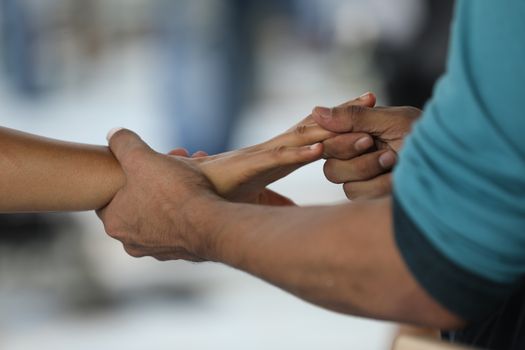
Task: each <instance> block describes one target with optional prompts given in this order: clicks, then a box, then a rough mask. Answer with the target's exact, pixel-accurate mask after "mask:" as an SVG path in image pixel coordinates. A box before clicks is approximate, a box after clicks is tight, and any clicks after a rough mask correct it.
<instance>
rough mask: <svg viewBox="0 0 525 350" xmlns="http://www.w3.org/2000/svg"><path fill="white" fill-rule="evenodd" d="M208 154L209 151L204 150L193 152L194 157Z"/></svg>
mask: <svg viewBox="0 0 525 350" xmlns="http://www.w3.org/2000/svg"><path fill="white" fill-rule="evenodd" d="M207 156H208V153H206V152H204V151H197V152H195V153H193V155H192V156H191V157H192V158H202V157H207Z"/></svg>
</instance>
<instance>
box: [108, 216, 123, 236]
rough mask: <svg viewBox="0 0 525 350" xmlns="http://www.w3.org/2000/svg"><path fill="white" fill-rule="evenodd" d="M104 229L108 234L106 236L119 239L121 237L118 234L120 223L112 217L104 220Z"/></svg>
mask: <svg viewBox="0 0 525 350" xmlns="http://www.w3.org/2000/svg"><path fill="white" fill-rule="evenodd" d="M104 230H105V231H106V233H107V234H108V236H110V237H112V238H115V239H119V238H121V234H120V224H119V223H118V222H117V221H115V220H112V219H108V220H106V221H105V222H104Z"/></svg>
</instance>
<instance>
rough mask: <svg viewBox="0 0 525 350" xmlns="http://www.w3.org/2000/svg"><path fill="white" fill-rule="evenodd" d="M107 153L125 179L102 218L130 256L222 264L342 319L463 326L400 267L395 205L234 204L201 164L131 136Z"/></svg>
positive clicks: (120, 135) (123, 135)
mask: <svg viewBox="0 0 525 350" xmlns="http://www.w3.org/2000/svg"><path fill="white" fill-rule="evenodd" d="M110 148H111V150H112V151H113V153H114V154H115V156H116V157H117V159H118V160H119V161H120V163H121V164H122V167H123V169H124V173H125V176H126V179H127V180H126V185H125V186H124V187H123V188H122V189H121V190H120V191H119V192H118V193H117V195H116V196H115V197H114V199H113V200H112V202H111V203H110V204H109V205H108V206H107V207H106V208H104V209H103V210H100V211H98V215H99V217H100V219H101V220H102V221H103V223H104V227H105V230H106V232H107V233H108V234H109V235H110V236H111V237H113V238H115V239H117V240H120V241H121V242H122V243H123V245H124V249H125V250H126V251H127V252H128V254H130V255H131V256H134V257H142V256H152V257H154V258H156V259H158V260H162V261H164V260H176V259H185V260H190V261H207V260H208V261H216V262H221V263H225V264H228V265H230V266H233V267H236V268H238V269H241V270H244V271H247V272H249V273H251V274H253V275H255V276H258V277H260V278H262V279H264V280H266V281H268V282H269V283H272V284H274V285H276V286H279V287H280V288H282V289H284V290H287V291H289V292H290V293H293V294H295V295H297V296H299V297H301V298H303V299H305V300H308V301H310V302H313V303H315V304H317V305H320V306H323V307H326V308H328V309H331V310H335V311H338V312H342V313H347V314H353V315H358V316H364V317H373V318H379V319H387V320H393V321H398V322H407V323H412V324H416V325H423V326H429V327H437V328H442V329H452V328H457V327H461V326H462V325H464V322H463V321H462V320H461V319H459V318H458V317H457V316H455V315H453V314H451V313H450V312H448V311H447V310H446V309H444V308H443V307H442V306H440V305H439V304H437V303H436V302H435V301H434V300H433V299H432V298H431V297H430V296H428V295H427V293H426V292H425V291H424V290H423V289H422V288H421V287H420V286H419V285H418V284H417V283H416V281H415V280H414V279H413V277H412V276H411V274H410V272H409V271H408V269H407V267H406V266H405V265H404V263H403V260H402V258H401V257H400V255H399V252H398V250H397V247H396V245H395V242H394V239H393V232H392V222H391V200H390V198H388V197H386V198H383V199H380V200H375V201H359V202H354V203H348V204H343V205H336V206H328V207H307V208H299V207H274V206H262V205H253V204H245V203H233V202H229V201H226V200H224V199H223V198H221V197H219V196H217V194H216V192H215V191H214V188H213V185H212V184H211V183H210V181H209V180H208V178H207V177H206V176H205V174H204V173H203V172H202V171H201V169H200V168H199V167H198V166H196V164H197V162H195V160H193V159H188V158H184V157H169V156H165V155H162V154H158V153H156V152H154V151H153V150H151V149H150V148H149V147H148V146H147V145H146V144H145V143H144V142H143V141H142V140H141V139H140V138H139V137H138V136H137V135H136V134H134V133H133V132H131V131H129V130H121V131H119V132H117V133H116V134H115V135H114V136H113V137H112V138H111V139H110ZM158 174H163V176H159V175H158Z"/></svg>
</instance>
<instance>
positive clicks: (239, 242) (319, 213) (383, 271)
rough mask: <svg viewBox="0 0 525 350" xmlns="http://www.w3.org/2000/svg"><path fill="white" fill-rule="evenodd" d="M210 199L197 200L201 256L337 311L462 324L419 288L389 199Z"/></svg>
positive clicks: (429, 322)
mask: <svg viewBox="0 0 525 350" xmlns="http://www.w3.org/2000/svg"><path fill="white" fill-rule="evenodd" d="M214 203H215V204H213V205H208V208H207V209H203V208H202V207H201V209H200V210H201V214H200V215H199V216H200V218H203V217H206V218H207V219H206V220H205V221H203V220H202V219H201V221H200V222H199V223H197V224H196V225H197V226H200V227H201V228H202V233H203V234H206V235H207V236H208V237H210V236H211V237H212V239H211V241H210V240H208V244H207V247H206V248H205V252H203V253H204V254H205V255H206V256H204V257H205V258H208V259H211V260H214V261H220V262H223V263H226V264H228V265H231V266H233V267H236V268H239V269H241V270H244V271H247V272H249V273H251V274H253V275H255V276H258V277H260V278H263V279H264V280H267V281H269V282H270V283H273V284H275V285H277V286H279V287H281V288H283V289H285V290H287V291H289V292H291V293H293V294H296V295H298V296H299V297H301V298H303V299H306V300H308V301H311V302H313V303H315V304H318V305H321V306H323V307H326V308H329V309H332V310H335V311H338V312H343V313H348V314H353V315H359V316H366V317H374V318H380V319H389V320H395V321H405V322H412V323H418V324H423V325H431V326H438V327H440V326H445V325H450V324H451V323H452V324H454V322H457V323H456V324H460V322H459V321H458V320H457V319H455V318H454V317H453V316H451V315H450V314H448V312H446V311H445V310H443V309H442V308H441V307H440V306H439V305H437V304H435V303H434V302H433V300H431V299H430V298H429V297H428V296H427V295H426V294H425V293H424V292H422V291H421V289H420V288H419V286H418V285H417V284H416V282H415V281H414V280H413V278H412V277H411V275H410V274H409V272H408V270H407V269H406V267H405V266H404V263H403V261H402V259H401V257H400V256H399V254H398V252H397V248H396V246H395V243H394V240H393V234H392V229H391V218H390V201H389V200H387V199H384V200H379V201H373V202H361V203H353V204H345V205H339V206H332V207H310V208H272V207H256V206H249V205H237V204H231V203H224V202H214ZM202 210H204V211H205V212H206V211H207V212H206V215H205V216H204V215H202V214H203V212H202ZM204 241H205V240H204ZM210 242H211V243H210ZM429 305H430V306H429ZM429 308H430V309H429ZM429 311H430V312H431V315H429Z"/></svg>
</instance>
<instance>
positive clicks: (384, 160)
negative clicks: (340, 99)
mask: <svg viewBox="0 0 525 350" xmlns="http://www.w3.org/2000/svg"><path fill="white" fill-rule="evenodd" d="M420 115H421V111H420V110H419V109H417V108H414V107H375V108H368V107H363V106H359V105H352V104H344V105H341V106H339V107H335V108H332V109H329V108H325V107H316V108H315V109H314V111H313V113H312V116H313V118H314V120H315V121H316V122H317V123H319V125H321V126H322V127H324V128H326V129H327V130H330V131H333V132H336V133H343V134H341V135H338V136H336V137H334V138H331V139H328V140H326V141H324V143H323V144H324V148H325V150H324V152H325V155H326V157H327V158H331V159H329V160H328V161H327V162H326V163H325V166H324V172H325V175H326V177H327V179H328V180H330V181H331V182H334V183H338V184H340V183H343V184H344V185H343V189H344V191H345V193H346V196H347V197H348V198H349V199H364V198H376V197H381V196H383V195H385V194H388V193H390V192H391V187H392V184H391V173H390V170H391V169H392V167H393V166H394V165H395V163H396V160H397V154H398V152H399V151H400V149H401V147H402V145H403V140H404V138H405V136H406V135H408V134H409V133H410V130H411V127H412V124H413V123H414V121H416V120H417V119H418V118H419V116H420ZM363 132H365V133H368V134H370V135H371V136H373V140H374V142H370V141H369V140H367V139H366V138H365V139H363V141H361V140H358V138H357V137H356V136H355V134H356V133H363ZM367 147H368V148H367ZM363 149H367V150H368V152H367V153H365V154H362V153H363Z"/></svg>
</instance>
